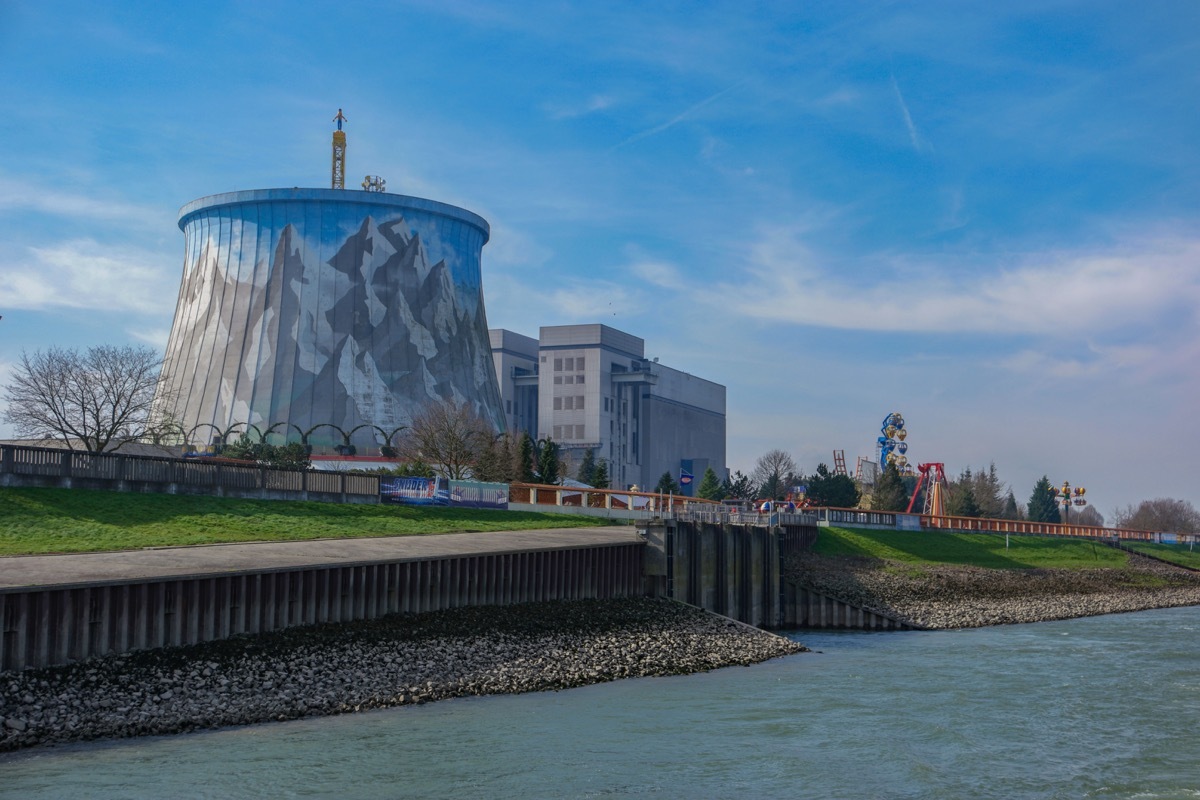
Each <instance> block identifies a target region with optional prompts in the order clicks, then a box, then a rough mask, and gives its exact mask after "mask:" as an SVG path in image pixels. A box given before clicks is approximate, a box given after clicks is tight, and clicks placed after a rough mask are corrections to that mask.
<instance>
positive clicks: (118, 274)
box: [0, 239, 178, 314]
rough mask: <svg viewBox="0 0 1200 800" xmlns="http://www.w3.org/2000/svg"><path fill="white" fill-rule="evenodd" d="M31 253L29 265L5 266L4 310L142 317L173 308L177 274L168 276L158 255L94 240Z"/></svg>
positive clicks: (1, 269) (0, 270) (1, 281)
mask: <svg viewBox="0 0 1200 800" xmlns="http://www.w3.org/2000/svg"><path fill="white" fill-rule="evenodd" d="M28 252H29V256H30V260H29V261H27V262H26V263H23V264H17V265H6V266H0V307H3V308H12V309H25V310H31V311H42V310H48V309H56V308H59V309H61V308H70V309H95V310H98V311H130V312H135V313H142V314H164V313H166V314H169V313H170V312H171V310H172V308H173V307H174V303H175V296H176V294H177V291H178V286H177V285H175V281H176V279H177V277H178V276H177V275H175V274H174V273H173V272H172V273H171V274H170V275H169V276H168V270H166V269H164V267H163V264H164V260H163V258H162V257H161V256H160V255H159V254H157V253H153V252H150V251H145V250H140V249H137V248H124V247H108V246H103V245H100V244H98V243H97V242H95V241H94V240H91V239H76V240H72V241H67V242H63V243H61V244H58V245H55V246H52V247H31V248H29V250H28Z"/></svg>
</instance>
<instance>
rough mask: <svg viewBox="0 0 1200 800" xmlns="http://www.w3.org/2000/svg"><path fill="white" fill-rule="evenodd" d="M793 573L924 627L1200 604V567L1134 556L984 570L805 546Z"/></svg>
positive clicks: (819, 588)
mask: <svg viewBox="0 0 1200 800" xmlns="http://www.w3.org/2000/svg"><path fill="white" fill-rule="evenodd" d="M786 570H787V575H788V578H789V579H790V580H793V581H795V582H796V583H797V584H799V585H800V586H804V587H807V588H809V589H811V590H812V591H815V592H819V593H820V594H824V595H827V596H829V597H833V598H836V599H838V600H841V601H843V602H845V603H849V604H850V605H854V606H859V607H861V608H866V609H870V610H872V611H878V612H881V613H884V614H887V615H890V616H893V617H895V618H897V619H900V620H903V621H904V622H907V623H909V624H912V625H916V626H918V627H922V628H934V629H944V628H978V627H982V626H984V625H1003V624H1009V623H1019V622H1041V621H1045V620H1052V619H1070V618H1073V617H1089V616H1095V615H1097V614H1115V613H1119V612H1125V611H1144V610H1146V609H1150V608H1170V607H1173V606H1191V605H1200V574H1197V573H1194V572H1191V571H1189V570H1186V569H1182V568H1179V567H1173V566H1170V565H1168V564H1163V563H1161V562H1158V561H1154V560H1152V559H1148V558H1144V557H1142V556H1137V555H1130V557H1129V563H1128V565H1127V566H1126V567H1124V568H1121V569H1028V570H1019V569H983V568H980V567H970V566H953V565H945V564H940V565H917V564H907V563H902V562H898V561H885V560H881V559H875V558H856V557H825V556H818V555H815V554H812V553H802V554H800V555H798V556H796V557H795V558H793V559H791V560H790V561H789V562H788V564H787V566H786Z"/></svg>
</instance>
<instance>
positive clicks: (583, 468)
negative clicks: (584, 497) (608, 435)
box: [575, 447, 596, 486]
mask: <svg viewBox="0 0 1200 800" xmlns="http://www.w3.org/2000/svg"><path fill="white" fill-rule="evenodd" d="M575 480H577V481H579V482H580V483H586V484H587V485H588V486H595V485H596V452H595V451H594V450H592V448H590V447H589V448H588V449H587V450H585V451H583V458H582V459H581V460H580V463H579V471H578V472H577V473H575Z"/></svg>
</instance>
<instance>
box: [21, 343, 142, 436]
mask: <svg viewBox="0 0 1200 800" xmlns="http://www.w3.org/2000/svg"><path fill="white" fill-rule="evenodd" d="M161 364H162V360H161V358H160V357H159V356H158V353H157V352H155V351H154V350H152V349H150V348H149V347H142V346H139V347H131V346H126V347H116V346H113V345H98V346H96V347H89V348H88V349H87V352H83V353H81V352H80V351H78V350H75V349H63V348H58V347H51V348H50V349H49V350H46V351H41V350H39V351H37V352H35V353H33V354H32V355H30V354H28V353H25V352H22V353H21V360H20V361H19V362H18V363H17V366H16V369H15V370H14V372H13V377H12V382H11V383H9V384H8V386H6V387H5V391H4V399H5V401H6V402H7V404H8V408H7V409H6V410H5V412H4V418H5V420H7V421H8V422H10V423H12V424H13V426H14V427H15V428H16V431H17V435H18V436H21V437H23V438H33V439H54V440H58V441H62V442H65V443H66V445H67V446H68V447H70V448H71V449H72V450H74V449H76V446H79V447H81V448H82V449H84V450H87V451H88V452H92V453H101V452H104V451H105V450H116V449H118V448H120V447H121V446H122V445H124V444H126V443H127V442H131V441H135V440H137V439H139V438H140V437H142V436H143V435H144V434H145V432H146V427H147V424H148V422H149V419H150V407H151V404H152V402H153V400H154V386H155V383H156V382H157V381H158V371H159V367H160V366H161Z"/></svg>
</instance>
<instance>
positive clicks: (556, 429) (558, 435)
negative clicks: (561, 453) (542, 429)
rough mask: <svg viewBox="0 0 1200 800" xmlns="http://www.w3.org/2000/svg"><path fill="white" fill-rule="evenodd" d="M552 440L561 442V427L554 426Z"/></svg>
mask: <svg viewBox="0 0 1200 800" xmlns="http://www.w3.org/2000/svg"><path fill="white" fill-rule="evenodd" d="M554 438H555V440H556V441H561V440H562V425H555V426H554Z"/></svg>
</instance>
